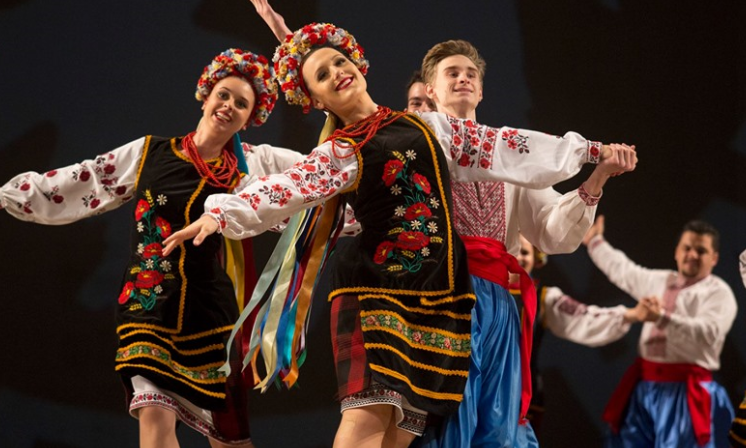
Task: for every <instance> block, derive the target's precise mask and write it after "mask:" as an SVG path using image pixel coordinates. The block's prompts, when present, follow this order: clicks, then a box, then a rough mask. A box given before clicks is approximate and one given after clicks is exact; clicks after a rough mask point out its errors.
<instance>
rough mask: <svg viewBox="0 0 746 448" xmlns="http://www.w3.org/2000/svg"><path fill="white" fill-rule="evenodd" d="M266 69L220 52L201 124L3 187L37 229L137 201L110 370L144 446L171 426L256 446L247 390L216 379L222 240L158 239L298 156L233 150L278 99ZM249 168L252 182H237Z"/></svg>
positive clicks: (203, 80) (162, 441)
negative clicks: (173, 242)
mask: <svg viewBox="0 0 746 448" xmlns="http://www.w3.org/2000/svg"><path fill="white" fill-rule="evenodd" d="M267 62H268V61H267V60H266V58H264V57H263V56H257V55H255V54H253V53H250V52H244V51H242V50H239V49H229V50H227V51H225V52H223V53H221V54H220V55H218V56H217V57H216V58H215V59H214V60H213V61H212V62H211V63H210V65H208V66H207V67H205V69H204V72H203V74H202V76H201V77H200V78H199V81H198V84H197V92H196V97H197V99H198V100H200V101H202V110H203V113H202V118H201V119H200V121H199V124H198V126H197V129H196V131H194V132H191V133H189V134H188V135H186V136H185V137H183V138H182V137H174V138H162V137H156V136H146V137H142V138H139V139H137V140H135V141H133V142H130V143H128V144H126V145H124V146H121V147H119V148H117V149H115V150H113V151H110V152H108V153H105V154H102V155H100V156H97V157H96V158H95V159H92V160H87V161H84V162H81V163H78V164H75V165H71V166H68V167H65V168H60V169H57V170H52V171H48V172H46V173H43V174H38V173H34V172H28V173H23V174H20V175H18V176H16V177H14V178H13V179H11V180H10V181H9V182H8V183H6V184H5V185H3V186H2V187H0V208H4V209H5V210H7V212H8V213H10V214H11V215H13V216H14V217H16V218H18V219H21V220H24V221H31V222H36V223H41V224H66V223H70V222H74V221H77V220H79V219H83V218H86V217H89V216H93V215H97V214H100V213H104V212H106V211H109V210H113V209H115V208H117V207H119V206H121V205H123V204H125V203H126V202H128V201H130V200H134V201H135V204H136V206H135V210H134V223H133V228H132V242H131V248H132V252H131V256H130V260H129V262H128V264H127V269H126V271H125V274H124V280H123V286H122V289H121V293H120V295H119V299H118V302H119V306H118V308H117V334H118V335H119V348H118V350H117V353H116V360H115V366H116V370H117V371H118V372H119V374H120V375H121V378H122V380H123V382H124V385H125V387H126V389H127V390H128V391H129V396H128V397H129V412H130V414H131V415H132V416H133V417H135V418H137V419H139V425H140V446H142V447H158V448H162V447H174V446H178V441H177V439H176V433H175V427H176V423H177V421H181V422H183V423H185V424H186V425H188V426H190V427H192V428H194V429H195V430H197V431H199V432H200V433H202V434H204V435H206V436H207V437H208V438H209V442H210V445H211V446H213V447H219V446H227V445H230V446H246V447H250V446H253V445H252V444H251V441H250V434H249V423H248V415H247V409H246V408H247V403H246V398H247V397H246V386H250V385H246V384H244V383H243V381H242V378H241V375H240V371H239V370H238V369H237V373H236V374H234V375H231V376H230V377H227V376H226V375H225V374H223V373H222V372H220V371H218V367H220V365H222V364H223V363H224V362H225V360H226V347H225V343H226V340H227V337H228V334H229V333H230V331H231V329H232V326H233V323H234V322H235V320H236V318H237V316H238V311H239V310H238V305H237V302H236V296H235V293H234V287H233V284H232V283H231V280H230V279H229V277H228V275H227V274H226V272H225V271H224V269H223V267H222V266H221V263H220V261H219V258H220V257H219V254H220V252H221V250H222V249H221V246H222V241H221V238H219V237H212V238H209V239H208V240H206V241H205V244H202V245H201V246H199V247H194V246H192V245H191V244H185V245H183V246H181V247H180V248H179V249H178V250H177V251H175V252H173V253H171V254H169V255H165V254H163V252H162V247H163V246H162V242H163V240H164V239H165V238H166V237H168V236H169V235H170V234H171V233H172V231H173V230H174V229H175V228H180V227H182V226H184V225H187V224H189V223H190V222H192V221H194V220H195V219H197V218H198V217H199V216H200V215H201V214H202V204H203V202H204V200H205V198H206V197H207V196H209V195H211V194H215V193H228V192H231V191H233V190H234V189H235V188H236V187H240V186H242V185H244V184H245V183H248V182H249V181H250V180H251V179H253V178H255V177H256V176H259V175H263V174H266V173H267V172H280V171H282V170H284V169H286V168H287V167H289V166H290V165H292V164H293V163H294V162H295V161H296V160H297V159H298V158H300V157H301V156H300V155H299V154H296V153H293V152H292V151H288V150H283V149H280V148H272V147H269V146H267V145H260V146H250V145H247V144H242V145H237V144H236V143H238V142H240V140H238V135H237V134H236V133H237V132H238V131H240V130H242V129H246V127H247V126H248V125H253V126H260V125H262V124H263V123H264V122H265V121H266V120H267V118H268V117H269V115H270V112H271V111H272V108H273V107H274V104H275V102H276V99H277V89H276V86H275V84H274V82H273V80H272V77H271V69H270V67H269V66H268V64H267ZM234 144H236V145H235V146H234ZM247 163H248V165H247ZM242 166H243V169H241V167H242ZM247 167H248V171H249V173H250V174H251V176H245V175H244V173H246V171H247ZM231 349H235V348H231Z"/></svg>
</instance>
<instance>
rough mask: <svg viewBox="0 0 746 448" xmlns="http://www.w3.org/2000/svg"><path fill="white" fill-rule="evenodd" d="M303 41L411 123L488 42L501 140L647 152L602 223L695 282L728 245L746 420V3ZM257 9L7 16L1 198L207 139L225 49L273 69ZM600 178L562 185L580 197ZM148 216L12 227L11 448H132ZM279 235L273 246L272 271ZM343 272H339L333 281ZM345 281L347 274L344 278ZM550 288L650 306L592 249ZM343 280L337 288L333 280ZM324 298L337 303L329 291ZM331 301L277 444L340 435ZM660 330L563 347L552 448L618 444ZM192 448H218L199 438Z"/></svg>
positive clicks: (281, 5) (492, 117)
mask: <svg viewBox="0 0 746 448" xmlns="http://www.w3.org/2000/svg"><path fill="white" fill-rule="evenodd" d="M276 3H277V4H276V5H275V6H276V8H277V9H278V10H279V11H280V12H281V13H283V14H285V16H286V18H287V22H288V24H289V25H290V26H291V27H296V26H300V25H302V24H304V23H307V22H310V21H330V22H333V23H336V24H338V25H340V26H343V27H346V28H348V29H349V30H351V31H352V32H353V33H354V34H355V36H356V37H357V38H358V40H359V41H360V42H361V44H362V45H363V46H364V48H365V49H366V55H367V56H368V57H369V59H370V62H371V69H370V74H369V76H368V79H369V87H370V91H371V93H372V96H373V98H374V99H375V101H377V102H379V103H380V104H385V105H389V106H391V107H392V108H403V107H404V105H405V84H406V82H407V80H408V78H409V76H410V74H411V72H412V71H413V70H414V69H416V68H418V66H419V64H420V61H421V59H422V56H423V55H424V53H425V52H426V51H427V49H428V48H430V47H431V46H432V45H433V44H435V43H437V42H439V41H442V40H446V39H451V38H462V39H467V40H469V41H471V42H472V43H474V44H475V45H476V46H477V47H478V48H479V49H480V50H481V52H482V54H483V56H484V57H485V59H486V60H487V77H486V79H485V83H486V85H485V88H484V100H483V101H482V103H481V104H480V106H479V109H478V118H479V121H481V122H484V123H487V124H491V125H495V126H500V125H512V126H520V127H527V128H530V129H535V130H541V131H545V132H549V133H564V132H565V131H568V130H573V131H577V132H580V133H581V134H583V135H584V136H586V137H588V138H592V139H596V140H603V141H605V142H626V143H630V144H636V145H637V147H638V152H639V157H640V164H639V167H638V169H637V171H636V172H634V173H633V174H628V175H624V176H622V177H621V178H618V179H613V180H612V181H610V182H609V184H608V186H607V188H606V190H605V191H604V198H603V200H602V201H601V204H600V206H599V212H600V213H603V214H605V215H606V218H607V237H608V240H609V241H610V242H611V243H612V244H614V245H616V246H617V247H619V248H621V249H623V250H624V251H626V252H627V254H628V255H629V256H630V257H632V259H634V260H636V261H638V262H639V263H641V264H643V265H645V266H650V267H656V268H675V264H674V260H673V251H674V247H675V244H676V241H677V236H678V231H679V229H680V227H681V225H682V224H683V223H684V222H686V221H687V220H689V219H692V218H703V219H706V220H709V221H711V222H712V223H713V224H715V225H716V226H717V227H718V228H719V229H720V231H721V232H722V241H723V243H722V249H721V252H720V263H719V265H718V266H717V268H716V270H715V272H716V274H717V275H719V276H721V277H722V278H724V279H725V280H726V281H727V282H728V283H729V284H730V285H731V286H732V287H733V289H734V291H735V292H736V295H737V297H738V300H739V305H740V310H739V313H738V316H737V317H736V322H735V324H734V328H733V330H732V331H731V332H730V335H729V337H728V339H727V341H726V347H725V350H724V352H723V356H722V361H723V362H722V364H723V366H722V370H721V371H720V372H719V374H718V378H719V380H721V381H722V382H723V384H724V385H725V386H726V387H727V389H728V391H729V393H730V395H731V398H732V399H733V401H734V403H737V402H738V401H739V400H740V399H741V397H742V396H743V392H744V389H746V368H744V365H745V364H746V330H745V329H744V319H745V315H744V309H746V291H745V290H744V288H743V285H742V284H741V281H740V279H739V277H738V273H737V255H738V253H739V252H740V251H741V250H743V249H744V248H746V207H745V206H746V180H745V179H746V176H745V175H744V173H746V164H745V163H744V160H745V158H746V125H745V121H744V118H745V116H746V115H745V113H744V106H745V105H746V83H744V80H746V70H745V68H744V66H745V61H744V58H745V56H744V51H743V49H744V48H746V41H745V40H746V39H744V32H743V26H742V25H743V23H744V22H746V17H745V14H744V6H743V4H742V3H743V2H739V1H737V0H730V1H723V2H718V4H717V5H715V4H710V3H707V2H682V1H670V0H662V1H657V2H650V1H644V0H575V1H555V2H539V1H537V0H523V1H516V0H514V1H509V0H494V1H486V0H485V1H469V2H467V1H462V2H454V1H444V0H428V1H419V2H416V1H409V0H404V1H402V0H399V1H390V0H381V1H376V2H351V1H341V0H319V1H302V2H301V1H292V2H291V1H286V2H276ZM273 39H274V38H273V36H272V35H271V33H270V32H269V31H268V30H267V29H266V28H265V26H264V24H263V23H262V22H261V21H260V19H259V18H258V17H256V16H255V14H254V10H253V7H252V6H251V4H250V3H249V2H248V1H244V0H209V1H208V0H179V1H174V0H172V1H168V0H162V1H157V2H156V1H146V0H131V1H124V2H123V1H112V0H103V1H101V0H99V1H91V0H68V1H52V0H46V1H44V0H3V1H0V86H1V87H0V88H2V90H3V94H2V99H1V100H0V182H5V181H6V180H7V179H9V178H10V177H11V176H13V175H14V174H16V173H19V172H22V171H26V170H36V171H45V170H48V169H51V168H55V167H60V166H64V165H67V164H71V163H74V162H77V161H81V160H83V159H86V158H91V157H93V156H95V155H97V154H99V153H103V152H106V151H108V150H110V149H113V148H116V147H118V146H119V145H121V144H124V143H126V142H128V141H131V140H134V139H136V138H138V137H140V136H142V135H145V134H157V135H163V136H171V135H183V134H185V133H187V132H189V131H191V130H193V129H194V127H195V125H196V123H197V120H198V119H199V117H200V112H201V111H200V104H199V103H198V102H197V101H195V100H194V87H195V83H196V80H197V78H198V76H199V75H200V73H201V71H202V68H203V67H204V66H205V65H206V64H207V63H208V62H209V61H210V60H211V58H212V57H213V56H214V55H216V54H217V53H218V52H220V51H222V50H224V49H226V48H229V47H240V48H245V49H250V50H253V51H255V52H260V53H264V54H266V55H271V53H272V51H273V50H274V48H275V45H276V43H275V42H274V40H273ZM320 120H321V114H319V113H314V114H311V115H310V116H303V115H302V114H301V111H300V110H299V108H291V107H287V106H285V105H284V104H278V107H277V108H276V110H275V113H274V115H273V117H272V118H271V119H270V122H269V123H268V124H267V125H266V126H264V127H262V128H260V129H253V128H252V129H250V130H249V131H247V132H245V133H244V139H245V140H246V141H249V142H253V143H261V142H269V143H272V144H275V145H278V146H286V147H289V148H294V149H297V150H299V151H301V152H308V151H309V150H310V148H311V147H312V145H313V143H314V142H315V141H316V137H317V133H318V130H319V129H320V126H321V121H320ZM587 174H588V173H587V171H584V172H583V174H581V176H580V177H578V178H576V179H573V180H570V181H568V182H566V183H564V184H561V185H559V186H557V189H558V190H560V191H567V190H569V189H572V188H575V187H577V185H578V184H579V183H580V182H581V178H583V176H586V175H587ZM131 213H132V208H131V205H129V206H125V207H122V208H121V209H119V210H116V211H113V212H110V213H107V214H106V215H103V216H99V217H96V218H93V219H89V220H86V221H83V222H79V223H75V224H71V225H67V226H61V227H53V226H41V225H34V224H27V223H22V222H19V221H16V220H14V219H12V218H10V217H9V216H8V215H7V214H5V213H2V212H0V251H1V252H0V253H1V254H2V256H0V283H1V284H2V287H0V341H1V342H0V366H1V367H0V415H2V418H0V445H2V446H3V447H22V448H31V447H34V448H42V447H44V448H51V447H55V448H63V447H65V448H72V447H75V448H84V447H102V446H106V447H111V448H115V447H130V446H136V444H137V423H136V422H135V420H133V419H132V418H130V417H129V416H128V415H127V413H126V411H125V397H124V393H123V390H122V387H121V385H120V384H119V381H118V378H117V376H116V374H115V373H114V371H113V356H114V349H115V346H116V339H115V334H114V306H115V304H116V300H117V297H118V293H119V289H120V283H119V282H120V278H121V277H120V276H121V272H122V269H123V267H124V260H125V256H126V247H127V240H126V239H127V235H128V225H129V222H130V221H131V219H130V216H131V215H130V214H131ZM275 241H276V237H274V236H272V235H268V236H262V237H260V238H257V239H256V240H255V247H256V254H255V256H256V259H257V262H258V263H259V265H260V266H262V265H263V263H264V262H265V261H266V259H267V257H268V253H269V251H270V250H271V248H272V246H273V244H274V242H275ZM331 269H333V263H332V265H331ZM327 275H328V273H327ZM541 275H542V277H543V279H544V280H545V283H548V284H553V285H557V286H560V287H561V288H562V289H564V290H565V291H566V292H567V293H569V294H571V295H573V296H574V297H576V298H578V299H580V300H583V301H587V302H589V303H596V304H601V305H615V304H619V303H623V304H627V305H632V304H633V301H632V300H631V299H630V298H629V297H628V296H626V295H625V294H623V293H622V292H621V291H620V290H618V289H616V288H614V287H612V286H610V285H609V283H608V282H607V281H606V280H605V278H604V277H603V276H602V275H601V274H600V273H599V272H598V271H597V270H596V269H595V268H594V267H593V266H592V264H591V262H590V261H589V259H588V257H587V255H586V253H585V252H584V250H582V249H581V250H580V251H578V252H577V253H575V254H573V255H565V256H553V257H550V262H549V266H547V268H546V269H544V271H543V272H542V273H541ZM325 278H326V276H325ZM322 289H323V290H326V289H327V287H326V284H325V282H322ZM328 311H329V308H328V304H327V302H326V301H325V294H324V291H321V293H320V294H319V295H318V296H317V298H316V303H315V304H314V309H313V317H312V321H311V324H312V325H311V330H310V334H309V340H308V346H309V358H308V362H307V364H306V365H305V366H304V368H303V370H302V373H301V377H300V386H299V387H298V388H297V389H296V390H293V391H290V392H288V391H282V392H277V391H274V390H273V391H271V392H270V393H268V394H266V395H260V394H258V393H255V394H253V395H252V425H253V434H254V438H255V442H256V444H257V446H259V447H288V446H293V447H308V448H316V447H319V448H320V447H328V446H331V442H332V438H333V434H334V431H335V429H336V425H337V423H338V420H339V415H338V407H337V405H336V403H335V401H334V391H335V379H334V371H333V368H332V356H331V347H330V339H329V330H328ZM638 334H639V329H637V330H635V331H633V332H631V334H629V335H628V336H627V337H625V338H624V339H623V340H621V341H619V342H617V343H615V344H612V345H610V346H608V347H605V348H601V349H589V348H584V347H580V346H577V345H573V344H571V343H568V342H565V341H561V340H558V339H556V338H554V337H551V336H549V337H547V340H546V342H545V344H544V346H543V347H542V348H541V354H540V365H541V368H542V370H543V372H544V377H545V381H546V402H547V403H546V404H547V413H546V416H545V422H544V428H543V429H544V431H543V436H542V438H543V446H545V447H551V448H559V447H594V446H600V440H601V438H602V436H603V433H604V431H605V428H604V425H603V424H602V422H601V420H600V414H601V411H602V409H603V407H604V404H605V400H606V398H607V397H608V396H609V394H610V393H611V391H612V389H613V388H614V386H615V384H616V382H617V381H618V379H619V378H620V376H621V375H622V372H623V370H624V368H625V367H626V366H627V365H628V364H629V363H630V362H631V361H632V359H633V358H634V357H635V351H636V342H637V335H638ZM179 434H180V436H181V437H182V446H184V447H197V446H202V447H204V446H207V443H206V441H205V440H203V439H202V438H201V437H199V436H196V435H195V434H193V433H191V432H190V431H188V430H184V429H183V428H181V429H180V430H179Z"/></svg>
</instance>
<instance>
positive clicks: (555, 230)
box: [515, 186, 599, 254]
mask: <svg viewBox="0 0 746 448" xmlns="http://www.w3.org/2000/svg"><path fill="white" fill-rule="evenodd" d="M515 192H516V194H517V196H518V198H517V204H518V206H517V213H518V223H519V224H518V227H519V229H520V231H521V234H522V235H523V236H524V237H526V239H527V240H528V241H530V242H531V244H533V245H534V246H536V247H538V248H539V249H540V250H542V251H543V252H545V253H547V254H562V253H571V252H574V251H575V250H576V249H577V248H578V247H579V246H580V243H582V242H583V236H585V234H586V232H587V231H588V229H590V228H591V226H592V225H593V221H594V219H595V217H596V209H597V204H598V199H599V197H594V196H591V195H589V194H588V193H587V192H585V189H584V188H583V187H582V186H581V188H579V189H576V190H573V191H570V192H568V193H565V194H560V193H558V192H557V191H555V190H554V189H552V188H543V189H541V190H535V189H531V188H523V187H516V188H515Z"/></svg>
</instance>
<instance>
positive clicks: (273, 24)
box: [251, 0, 293, 43]
mask: <svg viewBox="0 0 746 448" xmlns="http://www.w3.org/2000/svg"><path fill="white" fill-rule="evenodd" d="M251 3H252V4H253V5H254V8H256V12H257V14H259V16H260V17H261V18H262V19H264V22H266V24H267V26H268V27H269V29H270V30H272V33H274V35H275V37H276V38H277V40H279V41H280V43H282V42H285V36H287V35H288V34H292V33H293V32H292V31H290V28H288V27H287V25H285V18H284V17H282V16H281V15H280V14H278V13H277V12H276V11H275V10H274V9H272V7H271V6H270V5H269V1H267V0H251Z"/></svg>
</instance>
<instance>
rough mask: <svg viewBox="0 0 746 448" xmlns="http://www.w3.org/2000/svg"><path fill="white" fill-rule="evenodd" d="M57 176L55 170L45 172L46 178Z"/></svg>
mask: <svg viewBox="0 0 746 448" xmlns="http://www.w3.org/2000/svg"><path fill="white" fill-rule="evenodd" d="M56 175H57V170H52V171H47V174H46V176H47V177H54V176H56Z"/></svg>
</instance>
